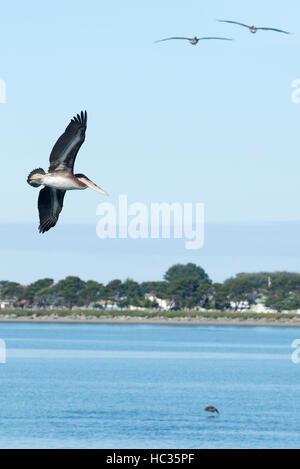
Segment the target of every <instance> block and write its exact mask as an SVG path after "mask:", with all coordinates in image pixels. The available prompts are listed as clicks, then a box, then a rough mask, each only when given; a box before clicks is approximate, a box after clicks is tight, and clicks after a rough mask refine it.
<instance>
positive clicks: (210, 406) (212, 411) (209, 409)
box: [204, 405, 219, 414]
mask: <svg viewBox="0 0 300 469" xmlns="http://www.w3.org/2000/svg"><path fill="white" fill-rule="evenodd" d="M204 410H206V412H211V413H215V412H216V413H217V414H219V411H218V409H216V407H214V406H213V405H207V406H206V407H205V409H204Z"/></svg>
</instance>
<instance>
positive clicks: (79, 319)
mask: <svg viewBox="0 0 300 469" xmlns="http://www.w3.org/2000/svg"><path fill="white" fill-rule="evenodd" d="M0 322H6V323H7V322H27V323H30V322H32V323H68V324H83V323H88V324H152V325H153V324H160V325H161V324H168V325H222V326H225V325H230V326H289V327H300V316H299V317H293V318H282V317H279V318H278V319H274V318H270V319H268V318H266V317H264V318H257V319H252V318H245V317H243V316H242V315H241V317H240V318H224V317H220V318H207V317H202V316H197V317H177V318H169V317H163V316H157V317H151V318H149V317H142V316H140V317H139V316H134V317H132V316H126V315H124V316H123V315H118V316H109V315H107V316H101V317H96V316H92V315H90V316H86V315H80V314H76V315H75V314H74V315H68V316H59V315H57V314H50V315H46V314H45V315H36V314H32V315H30V316H17V315H16V314H3V315H1V316H0Z"/></svg>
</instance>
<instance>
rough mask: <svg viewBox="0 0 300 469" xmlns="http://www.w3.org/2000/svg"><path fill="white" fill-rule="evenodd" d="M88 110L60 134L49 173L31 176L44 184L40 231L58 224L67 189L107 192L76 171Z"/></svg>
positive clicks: (36, 171)
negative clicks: (76, 159)
mask: <svg viewBox="0 0 300 469" xmlns="http://www.w3.org/2000/svg"><path fill="white" fill-rule="evenodd" d="M86 127H87V113H86V111H85V112H83V111H81V114H80V115H79V114H77V116H76V117H73V119H72V120H71V122H70V123H69V125H68V127H67V128H66V130H65V132H64V133H63V134H62V135H61V136H60V137H59V139H58V140H57V142H56V144H55V145H54V147H53V149H52V152H51V154H50V166H49V170H48V173H45V171H44V170H43V169H42V168H38V169H34V170H33V171H31V173H30V174H29V175H28V178H27V182H28V184H30V185H31V186H33V187H39V186H41V185H43V186H45V187H44V188H43V189H41V190H40V193H39V198H38V209H39V216H40V226H39V231H40V233H45V231H48V230H50V228H52V227H53V226H55V225H56V223H57V220H58V217H59V214H60V212H61V210H62V208H63V201H64V197H65V193H66V191H70V190H83V189H86V188H87V187H89V188H91V189H93V190H95V191H97V192H100V193H102V194H105V195H108V194H107V193H106V192H105V191H104V190H103V189H101V188H100V187H98V186H97V185H96V184H94V183H93V182H92V181H91V180H90V179H89V178H88V177H87V176H85V175H84V174H74V172H73V169H74V163H75V158H76V156H77V153H78V151H79V149H80V147H81V145H82V144H83V142H84V140H85V131H86Z"/></svg>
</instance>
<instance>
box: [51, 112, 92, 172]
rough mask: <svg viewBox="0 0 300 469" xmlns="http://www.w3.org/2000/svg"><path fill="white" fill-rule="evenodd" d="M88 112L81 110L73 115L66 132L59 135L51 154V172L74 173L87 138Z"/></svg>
mask: <svg viewBox="0 0 300 469" xmlns="http://www.w3.org/2000/svg"><path fill="white" fill-rule="evenodd" d="M86 125H87V113H86V111H85V112H83V111H81V114H80V115H79V114H77V116H76V117H73V119H72V120H71V122H70V124H69V125H68V127H67V128H66V130H65V132H64V133H63V134H62V135H61V136H60V137H59V139H58V140H57V142H56V144H55V145H54V147H53V149H52V152H51V155H50V166H49V172H53V171H69V172H72V173H73V168H74V162H75V158H76V155H77V153H78V150H79V148H80V147H81V145H82V144H83V142H84V139H85V130H86Z"/></svg>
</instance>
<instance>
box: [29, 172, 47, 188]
mask: <svg viewBox="0 0 300 469" xmlns="http://www.w3.org/2000/svg"><path fill="white" fill-rule="evenodd" d="M45 174H46V173H45V171H44V170H43V169H42V168H37V169H34V170H32V171H31V172H30V173H29V174H28V178H27V182H28V184H30V185H31V186H33V187H39V186H40V185H41V182H40V181H39V176H44V175H45Z"/></svg>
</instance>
